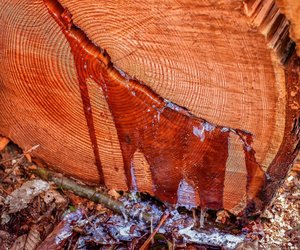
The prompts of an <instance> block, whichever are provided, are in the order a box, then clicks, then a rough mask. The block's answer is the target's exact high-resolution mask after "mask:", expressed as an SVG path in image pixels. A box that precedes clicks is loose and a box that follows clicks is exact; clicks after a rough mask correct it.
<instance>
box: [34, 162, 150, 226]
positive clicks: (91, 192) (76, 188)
mask: <svg viewBox="0 0 300 250" xmlns="http://www.w3.org/2000/svg"><path fill="white" fill-rule="evenodd" d="M31 171H32V172H33V173H34V174H36V175H38V176H39V177H41V178H42V179H44V180H47V181H53V182H54V183H55V184H56V185H57V186H59V187H60V188H63V189H66V190H71V191H73V192H74V193H75V194H77V195H79V196H81V197H84V198H87V199H89V200H91V201H94V202H96V203H100V204H102V205H103V206H105V207H106V208H108V209H110V210H112V211H115V212H117V213H119V214H124V215H125V216H127V217H132V218H135V219H142V220H143V221H145V222H147V223H150V221H151V218H152V216H151V214H149V213H146V212H141V213H134V212H131V211H130V210H129V209H126V208H125V206H124V204H123V203H122V202H120V201H117V200H114V199H112V198H111V197H109V196H108V195H106V194H104V193H101V192H99V191H96V190H95V189H94V188H91V187H88V186H85V185H82V184H79V183H77V182H76V181H73V180H71V179H69V178H66V177H63V181H62V177H57V175H55V173H53V172H51V171H49V170H46V169H44V168H40V167H38V166H37V168H36V169H33V170H31Z"/></svg>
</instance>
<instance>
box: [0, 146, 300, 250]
mask: <svg viewBox="0 0 300 250" xmlns="http://www.w3.org/2000/svg"><path fill="white" fill-rule="evenodd" d="M0 146H1V145H0ZM0 150H1V148H0ZM32 150H35V148H34V149H32ZM37 168H38V167H37V166H36V165H35V164H34V163H32V162H31V157H30V150H29V151H27V152H25V153H24V152H22V151H21V150H20V149H19V148H17V146H15V145H13V144H12V143H9V144H8V146H6V147H5V148H3V150H2V151H1V153H0V221H1V222H0V250H1V249H14V250H16V249H190V250H192V249H300V161H298V162H296V163H295V164H294V167H293V168H292V170H291V171H290V173H289V176H288V178H287V179H286V181H285V183H284V184H283V186H282V187H281V188H280V190H279V191H278V194H277V196H276V198H275V199H274V202H273V204H272V205H271V206H270V207H269V209H268V210H266V211H265V212H264V213H263V214H262V215H261V216H260V217H258V218H252V220H249V221H244V220H242V219H239V218H233V216H231V215H229V214H228V213H227V212H226V211H221V212H219V213H215V212H213V211H206V212H205V213H202V214H205V217H203V216H202V217H201V213H200V211H196V210H193V211H192V212H191V211H188V210H186V209H184V208H179V209H176V208H172V207H167V206H166V205H164V204H161V203H160V202H158V201H156V200H154V199H152V198H151V197H150V196H148V195H144V194H139V193H122V192H121V193H120V192H116V191H115V190H99V191H100V192H102V193H103V192H104V193H106V194H107V196H108V197H109V199H108V203H107V204H109V206H111V207H112V210H110V209H107V208H106V207H104V206H103V205H102V204H99V203H96V202H94V201H92V200H93V199H86V198H82V197H81V196H78V195H76V194H74V193H73V192H72V191H69V190H67V189H65V188H64V186H63V185H58V184H57V182H56V184H55V183H53V180H48V181H45V180H42V179H41V178H40V177H39V176H38V175H37V171H36V170H37ZM44 179H45V178H44ZM62 182H63V179H62ZM96 191H98V190H96ZM92 196H95V197H96V195H94V194H92V195H91V197H90V198H95V197H92ZM105 199H106V198H105ZM94 200H95V199H94ZM120 204H122V205H120ZM118 206H120V207H118ZM113 210H114V211H113ZM137 211H138V212H137ZM117 212H118V213H117ZM149 215H151V216H150V217H149ZM149 218H151V219H149ZM203 223H204V225H205V227H204V228H205V230H204V229H203V228H200V226H199V225H200V224H203Z"/></svg>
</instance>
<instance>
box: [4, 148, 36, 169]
mask: <svg viewBox="0 0 300 250" xmlns="http://www.w3.org/2000/svg"><path fill="white" fill-rule="evenodd" d="M39 146H40V145H39V144H37V145H34V146H33V147H32V148H30V149H28V150H27V151H25V152H24V153H22V154H19V155H17V156H15V157H13V158H10V159H7V160H3V161H0V164H3V163H6V162H9V161H13V160H21V159H23V158H24V156H25V155H26V154H30V153H31V152H32V151H34V150H36V149H37V148H38V147H39Z"/></svg>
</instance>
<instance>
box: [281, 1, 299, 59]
mask: <svg viewBox="0 0 300 250" xmlns="http://www.w3.org/2000/svg"><path fill="white" fill-rule="evenodd" d="M276 3H277V4H278V6H279V8H280V11H281V12H282V13H283V14H285V15H286V17H287V18H288V19H289V20H290V22H291V26H290V34H291V37H292V38H293V40H294V41H295V42H296V44H297V55H298V56H300V21H299V13H300V2H299V1H295V0H276Z"/></svg>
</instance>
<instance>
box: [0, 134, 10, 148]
mask: <svg viewBox="0 0 300 250" xmlns="http://www.w3.org/2000/svg"><path fill="white" fill-rule="evenodd" d="M8 143H9V139H8V138H7V137H0V151H2V150H3V149H5V147H6V145H7V144H8Z"/></svg>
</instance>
